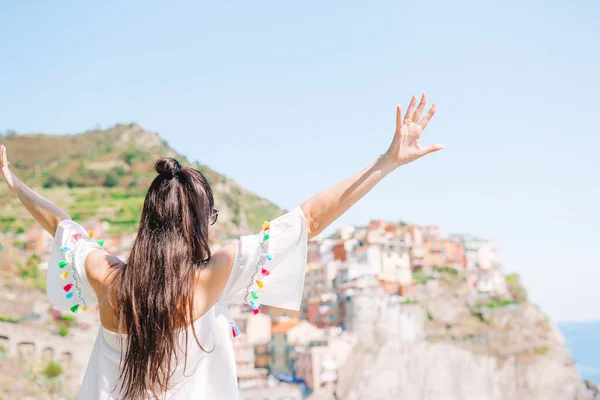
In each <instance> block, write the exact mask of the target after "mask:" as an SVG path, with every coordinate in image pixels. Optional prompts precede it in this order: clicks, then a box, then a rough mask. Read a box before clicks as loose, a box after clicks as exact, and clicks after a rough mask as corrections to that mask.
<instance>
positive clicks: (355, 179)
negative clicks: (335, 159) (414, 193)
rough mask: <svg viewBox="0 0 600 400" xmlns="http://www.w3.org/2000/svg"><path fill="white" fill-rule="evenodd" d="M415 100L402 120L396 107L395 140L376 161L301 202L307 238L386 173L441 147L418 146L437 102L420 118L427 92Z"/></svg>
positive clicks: (413, 98) (369, 188)
mask: <svg viewBox="0 0 600 400" xmlns="http://www.w3.org/2000/svg"><path fill="white" fill-rule="evenodd" d="M416 103H417V98H416V96H413V97H412V100H411V102H410V105H409V106H408V109H407V110H406V115H405V116H404V119H402V109H401V107H400V106H398V107H397V110H396V131H395V133H394V139H393V140H392V143H391V145H390V147H389V148H388V150H387V151H386V152H385V153H384V154H382V155H381V156H379V158H378V159H377V160H376V161H375V162H373V163H372V164H371V165H369V166H368V167H367V168H365V169H363V170H362V171H360V172H359V173H357V174H356V175H354V176H351V177H350V178H348V179H346V180H344V181H342V182H340V183H338V184H337V185H335V186H332V187H330V188H329V189H326V190H323V191H322V192H320V193H318V194H317V195H315V196H313V197H311V198H310V199H308V200H307V201H305V202H304V204H302V211H303V212H304V215H305V216H306V221H307V225H308V236H309V238H312V237H314V236H316V235H318V234H319V233H321V232H322V231H323V230H324V229H325V228H327V227H328V226H329V225H331V223H332V222H333V221H335V220H336V219H337V218H338V217H339V216H341V215H342V214H343V213H345V212H346V211H348V209H349V208H350V207H352V206H353V205H354V204H355V203H356V202H357V201H358V200H360V199H361V198H362V197H363V196H364V195H365V194H367V193H368V192H369V191H370V190H371V189H373V187H374V186H375V185H376V184H377V183H378V182H379V181H381V180H382V179H383V178H384V177H385V176H386V175H387V174H389V173H390V172H392V171H393V170H395V169H396V168H398V167H399V166H401V165H403V164H408V163H409V162H412V161H414V160H416V159H418V158H421V157H423V156H424V155H426V154H429V153H433V152H435V151H438V150H441V149H443V148H444V146H442V145H441V144H434V145H431V146H429V147H424V148H422V147H421V146H420V145H419V139H420V138H421V134H422V133H423V130H424V129H425V127H426V126H427V124H428V123H429V121H430V120H431V117H433V114H435V108H436V105H435V103H434V104H433V106H431V108H430V109H429V112H428V113H427V115H425V117H423V118H422V119H421V116H422V114H423V111H424V109H425V104H426V103H427V95H425V94H423V96H422V97H421V102H420V103H419V106H418V107H416V110H415V106H416Z"/></svg>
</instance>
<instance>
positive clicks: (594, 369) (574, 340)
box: [558, 321, 600, 384]
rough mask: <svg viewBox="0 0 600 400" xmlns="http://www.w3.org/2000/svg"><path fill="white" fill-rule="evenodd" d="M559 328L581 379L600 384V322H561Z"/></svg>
mask: <svg viewBox="0 0 600 400" xmlns="http://www.w3.org/2000/svg"><path fill="white" fill-rule="evenodd" d="M558 328H559V329H560V330H561V332H562V333H563V335H565V339H566V340H567V347H568V348H569V350H571V356H572V358H573V360H574V361H575V362H576V363H577V368H578V369H579V374H580V375H581V377H582V378H584V379H589V380H590V381H592V382H594V383H598V384H600V321H593V322H561V323H559V324H558Z"/></svg>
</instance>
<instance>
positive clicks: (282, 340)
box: [0, 220, 507, 399]
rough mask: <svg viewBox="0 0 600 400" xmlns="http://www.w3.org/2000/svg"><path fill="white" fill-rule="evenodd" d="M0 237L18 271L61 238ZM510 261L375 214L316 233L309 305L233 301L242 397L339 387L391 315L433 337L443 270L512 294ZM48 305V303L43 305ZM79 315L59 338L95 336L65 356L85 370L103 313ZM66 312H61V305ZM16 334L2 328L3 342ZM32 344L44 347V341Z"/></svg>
mask: <svg viewBox="0 0 600 400" xmlns="http://www.w3.org/2000/svg"><path fill="white" fill-rule="evenodd" d="M83 225H84V227H85V228H86V229H88V230H90V231H93V232H95V235H96V237H102V238H103V239H104V241H105V246H106V247H107V248H108V249H109V250H111V251H112V252H114V253H116V254H117V255H119V256H120V257H122V258H123V259H126V257H127V253H128V251H129V249H130V248H131V246H132V243H133V240H134V238H133V236H131V235H127V236H111V235H108V234H106V232H107V230H108V228H109V226H108V225H107V223H106V222H103V223H102V222H101V223H91V224H83ZM0 235H1V236H0V242H2V243H4V244H5V246H4V248H3V250H2V254H3V256H2V258H1V259H0V267H1V268H2V270H3V271H4V272H6V271H10V270H11V266H10V265H6V260H11V259H15V257H16V256H17V255H18V254H13V253H15V252H16V253H18V252H21V251H24V252H25V253H26V254H37V255H39V256H40V258H39V259H40V260H41V262H42V264H41V268H44V264H43V262H44V261H45V260H47V259H48V258H49V252H50V244H51V237H50V236H49V235H48V234H46V233H45V232H44V231H42V230H41V229H40V228H37V227H34V228H32V229H30V230H28V231H25V232H21V233H18V234H0ZM7 243H13V244H14V246H6V244H7ZM21 258H22V257H21ZM3 264H4V265H3ZM500 267H501V265H500V257H499V254H498V251H497V249H496V248H495V247H494V245H493V244H492V243H490V242H489V241H487V240H482V239H478V238H475V237H472V236H468V235H451V236H448V237H443V236H442V232H441V230H440V227H438V226H419V225H406V224H403V223H389V222H386V221H381V220H375V221H371V222H370V223H369V225H368V226H346V227H343V228H341V229H338V230H337V232H336V233H335V234H334V235H332V236H329V237H318V238H316V239H314V240H312V241H310V242H309V245H308V255H307V266H306V279H305V283H304V299H303V304H302V309H301V311H300V312H292V311H286V310H282V309H276V308H269V307H267V306H262V307H261V312H260V313H257V314H255V313H254V312H253V310H252V309H251V308H250V307H249V306H238V307H232V309H231V312H232V315H233V317H234V319H235V320H236V323H237V326H238V327H239V330H240V334H239V335H238V336H237V337H236V338H235V339H233V346H234V351H235V357H236V362H237V369H238V371H237V372H238V381H239V388H240V391H241V392H242V393H243V396H242V398H243V399H255V398H256V399H259V398H260V399H301V398H305V397H307V396H310V395H311V393H313V392H314V391H315V390H317V389H319V390H324V389H320V388H327V387H328V386H331V385H335V384H336V381H337V375H338V371H339V369H340V368H342V367H343V366H344V363H345V361H346V359H347V358H348V357H349V356H350V355H351V353H352V351H353V348H354V346H355V345H356V344H357V343H358V342H359V341H362V340H363V339H364V337H365V336H364V335H363V334H366V333H365V332H368V331H370V330H371V331H372V327H373V324H374V323H377V321H378V319H379V320H380V319H382V318H385V321H386V323H387V324H388V326H389V329H395V330H398V336H397V337H399V338H400V339H401V340H407V341H411V340H419V338H422V337H423V336H424V325H425V320H426V319H427V318H428V313H427V311H426V310H424V309H423V307H420V306H419V296H420V291H423V290H426V289H427V288H428V287H429V286H434V285H435V284H436V279H435V277H436V273H437V271H439V270H440V269H442V268H445V269H448V268H452V269H457V270H463V271H464V274H461V276H465V277H466V278H465V279H466V280H467V282H466V283H467V284H468V286H469V287H470V288H471V291H472V295H473V296H484V297H485V296H498V297H502V296H503V295H504V294H506V292H507V287H506V283H505V279H504V276H503V274H502V271H501V269H500ZM44 307H46V308H48V305H47V304H46V305H45V306H44V305H43V304H42V305H38V306H37V308H38V309H40V308H41V309H42V310H43V308H44ZM0 311H2V310H0ZM34 312H37V311H34ZM57 314H58V315H57ZM79 314H81V313H78V314H77V324H78V326H77V327H76V328H77V329H78V330H77V331H76V332H78V333H72V334H71V335H72V337H71V339H69V338H68V337H67V338H59V337H58V336H57V335H56V334H54V336H56V337H57V338H58V339H69V340H70V342H71V343H79V344H80V346H86V345H88V344H87V342H85V340H89V347H90V349H89V350H87V351H81V352H72V351H71V352H69V351H67V352H65V354H66V355H65V354H63V356H68V357H67V358H70V357H75V358H78V360H73V362H75V361H77V364H79V369H78V372H81V371H82V370H83V369H84V368H83V367H84V366H85V363H86V362H87V361H86V360H87V356H88V355H89V351H91V344H92V343H93V339H94V334H95V332H96V330H95V329H94V328H95V327H97V325H98V324H99V321H98V317H97V312H95V310H88V312H87V313H86V314H85V315H83V314H82V315H81V316H80V315H79ZM57 316H58V317H59V316H60V313H57V312H56V311H54V317H57ZM30 325H31V324H30ZM2 326H4V325H2ZM23 326H24V328H23V329H24V330H25V331H24V332H25V333H23V334H24V335H26V334H27V333H26V332H27V331H26V330H27V329H29V330H30V332H32V331H31V330H32V329H33V328H31V327H29V328H27V324H23ZM84 331H90V332H92V333H91V334H85V333H84ZM8 336H9V335H8V334H4V333H3V332H1V331H0V340H2V337H4V338H6V339H8ZM87 337H89V339H84V338H87ZM55 343H58V342H56V341H55ZM39 347H44V345H43V344H41V345H39ZM55 347H60V343H58V344H56V345H55ZM32 351H33V352H34V353H37V354H41V352H42V349H37V350H32ZM73 353H75V354H73ZM77 355H78V356H79V357H77ZM63 362H64V360H63Z"/></svg>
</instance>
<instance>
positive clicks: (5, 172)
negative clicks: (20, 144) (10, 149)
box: [0, 144, 15, 191]
mask: <svg viewBox="0 0 600 400" xmlns="http://www.w3.org/2000/svg"><path fill="white" fill-rule="evenodd" d="M9 164H10V163H9V162H8V157H7V156H6V146H4V145H3V144H0V172H1V173H2V177H4V180H5V181H6V184H7V185H8V188H9V189H10V190H11V191H12V190H13V189H14V187H15V179H14V177H13V174H12V172H10V168H8V165H9Z"/></svg>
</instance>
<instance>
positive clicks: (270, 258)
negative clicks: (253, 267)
mask: <svg viewBox="0 0 600 400" xmlns="http://www.w3.org/2000/svg"><path fill="white" fill-rule="evenodd" d="M265 258H266V259H267V260H269V261H272V260H273V255H272V254H269V253H267V254H265Z"/></svg>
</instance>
